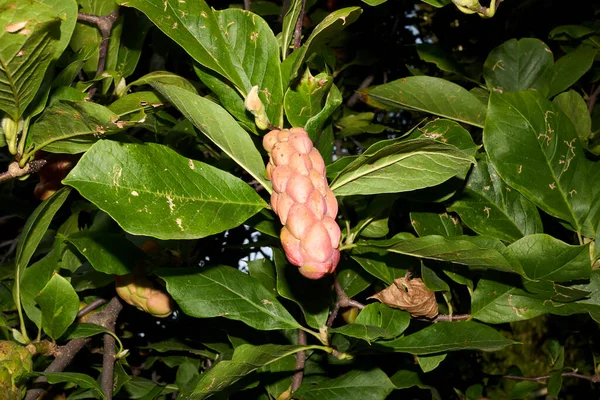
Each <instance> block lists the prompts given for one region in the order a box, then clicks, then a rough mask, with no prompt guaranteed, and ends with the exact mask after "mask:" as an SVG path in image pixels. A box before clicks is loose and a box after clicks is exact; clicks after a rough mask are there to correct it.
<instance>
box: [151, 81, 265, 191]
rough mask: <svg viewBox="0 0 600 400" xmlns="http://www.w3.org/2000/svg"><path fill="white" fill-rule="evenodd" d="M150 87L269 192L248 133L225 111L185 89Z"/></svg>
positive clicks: (155, 85)
mask: <svg viewBox="0 0 600 400" xmlns="http://www.w3.org/2000/svg"><path fill="white" fill-rule="evenodd" d="M152 87H154V88H155V89H156V90H158V92H159V93H160V94H161V95H163V96H164V97H165V98H166V99H167V100H168V101H169V102H170V103H171V104H173V105H174V106H175V107H177V109H178V110H179V111H180V112H181V113H182V114H183V115H184V116H185V117H186V118H187V119H189V120H190V121H191V122H192V123H193V124H194V126H195V127H196V128H198V129H199V130H200V131H202V133H204V134H205V135H206V136H207V137H208V138H209V139H210V140H212V141H213V142H214V143H215V144H216V145H217V146H219V147H220V148H221V150H223V151H224V152H225V153H226V154H227V155H228V156H229V157H231V158H232V159H233V160H234V161H235V162H237V163H238V164H239V165H240V166H241V167H242V168H244V169H245V170H246V171H248V173H249V174H250V175H252V176H253V177H254V179H256V180H257V181H259V182H260V183H261V184H262V185H263V186H264V187H265V188H266V189H267V190H268V191H269V192H270V191H271V182H269V181H268V180H267V179H266V177H265V164H264V162H263V159H262V157H261V155H260V153H259V151H258V149H257V148H256V146H254V142H253V141H252V139H251V138H250V135H249V134H248V132H246V131H244V130H243V129H242V128H241V127H240V126H239V125H238V123H237V122H236V121H235V120H234V119H233V117H232V116H231V115H230V114H229V113H228V112H227V111H225V110H224V109H223V108H221V107H220V106H218V105H217V104H215V103H213V102H212V101H210V100H208V99H205V98H203V97H200V96H198V95H197V94H194V93H190V92H188V91H187V90H185V89H181V88H178V87H175V86H170V85H163V84H161V83H153V84H152Z"/></svg>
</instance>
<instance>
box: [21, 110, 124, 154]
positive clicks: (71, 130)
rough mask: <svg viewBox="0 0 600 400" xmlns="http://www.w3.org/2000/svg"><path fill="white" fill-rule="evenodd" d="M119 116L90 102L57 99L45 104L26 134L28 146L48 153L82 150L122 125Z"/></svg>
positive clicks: (71, 152)
mask: <svg viewBox="0 0 600 400" xmlns="http://www.w3.org/2000/svg"><path fill="white" fill-rule="evenodd" d="M123 124H126V122H119V116H118V115H117V114H115V113H114V112H112V111H111V110H109V109H108V108H106V107H104V106H101V105H100V104H96V103H90V102H77V103H76V102H70V101H59V102H57V103H55V104H54V105H53V106H51V107H48V108H47V109H46V110H45V111H44V113H43V114H42V116H41V117H40V118H39V119H37V120H36V121H35V122H34V123H33V125H32V126H31V129H30V131H29V134H28V135H27V147H29V146H33V148H34V149H35V150H36V151H37V150H41V149H44V150H45V151H48V152H50V153H67V154H76V153H83V152H84V151H86V150H88V149H89V148H90V147H91V146H92V144H94V143H95V142H97V141H98V140H99V139H100V138H101V137H103V136H105V135H110V134H113V133H117V132H119V131H121V130H123V129H124V125H123Z"/></svg>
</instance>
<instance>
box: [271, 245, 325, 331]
mask: <svg viewBox="0 0 600 400" xmlns="http://www.w3.org/2000/svg"><path fill="white" fill-rule="evenodd" d="M273 260H274V262H275V268H276V269H277V292H278V293H279V295H280V296H281V297H283V298H286V299H288V300H291V301H293V302H294V303H296V304H298V306H300V308H301V309H302V312H303V313H304V318H305V319H306V323H307V324H308V325H309V326H310V327H312V328H315V329H321V328H323V327H324V326H325V323H326V322H327V317H328V316H329V305H330V303H331V302H332V299H331V289H330V282H327V280H326V279H321V280H318V281H316V282H315V281H313V280H310V279H307V278H305V277H304V276H302V275H301V274H300V272H298V268H297V267H295V266H293V265H290V264H289V263H288V262H287V259H286V258H285V255H284V254H283V252H282V251H281V250H279V249H273Z"/></svg>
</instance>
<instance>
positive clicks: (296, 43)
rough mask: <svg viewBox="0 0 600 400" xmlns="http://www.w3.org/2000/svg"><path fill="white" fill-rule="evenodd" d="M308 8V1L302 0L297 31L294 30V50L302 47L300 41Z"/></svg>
mask: <svg viewBox="0 0 600 400" xmlns="http://www.w3.org/2000/svg"><path fill="white" fill-rule="evenodd" d="M305 6H306V0H302V8H300V14H298V20H297V21H296V29H295V30H294V50H296V49H297V48H298V47H300V41H301V39H302V24H303V22H304V8H305Z"/></svg>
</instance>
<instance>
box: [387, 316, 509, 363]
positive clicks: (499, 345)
mask: <svg viewBox="0 0 600 400" xmlns="http://www.w3.org/2000/svg"><path fill="white" fill-rule="evenodd" d="M513 343H514V342H513V341H512V340H509V339H506V338H505V337H504V336H502V335H501V334H500V333H499V332H498V331H497V330H495V329H494V328H491V327H489V326H487V325H483V324H480V323H477V322H474V321H461V322H438V323H436V324H433V325H430V326H428V327H426V328H424V329H421V330H420V331H418V332H416V333H413V334H410V335H408V336H404V337H401V338H399V339H395V340H392V341H389V342H385V343H380V344H381V345H383V346H385V347H389V348H391V349H393V350H394V351H397V352H401V353H410V354H417V355H423V354H435V353H441V352H445V351H458V350H481V351H497V350H500V349H503V348H504V347H506V346H510V345H512V344H513Z"/></svg>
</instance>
